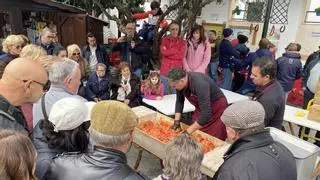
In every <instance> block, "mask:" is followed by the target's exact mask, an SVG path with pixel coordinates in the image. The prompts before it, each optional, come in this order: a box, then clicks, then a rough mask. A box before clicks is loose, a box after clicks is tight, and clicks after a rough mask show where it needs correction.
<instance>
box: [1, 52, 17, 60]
mask: <svg viewBox="0 0 320 180" xmlns="http://www.w3.org/2000/svg"><path fill="white" fill-rule="evenodd" d="M17 57H18V56H13V55H11V54H8V53H5V54H2V55H0V61H5V62H10V61H11V60H13V59H15V58H17Z"/></svg>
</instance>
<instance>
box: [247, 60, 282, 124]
mask: <svg viewBox="0 0 320 180" xmlns="http://www.w3.org/2000/svg"><path fill="white" fill-rule="evenodd" d="M276 74H277V65H276V63H275V62H274V60H273V59H272V57H261V58H258V59H257V60H255V61H254V62H253V64H252V73H251V79H252V81H253V83H254V84H255V85H256V86H257V89H256V91H255V93H254V95H253V97H252V99H253V100H255V101H259V102H260V103H261V104H262V106H263V107H264V110H265V112H266V116H265V121H264V124H265V126H266V127H275V128H278V129H281V126H282V122H283V116H284V109H285V105H286V103H285V94H284V92H283V89H282V87H281V85H280V84H279V82H278V81H277V80H276Z"/></svg>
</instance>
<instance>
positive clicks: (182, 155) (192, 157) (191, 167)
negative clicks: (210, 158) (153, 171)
mask: <svg viewBox="0 0 320 180" xmlns="http://www.w3.org/2000/svg"><path fill="white" fill-rule="evenodd" d="M165 154H166V156H165V158H164V160H163V166H164V169H163V174H162V175H160V176H159V177H157V178H155V179H154V180H163V179H165V180H180V179H183V180H200V179H201V177H202V176H201V172H200V166H201V162H202V159H203V156H204V152H203V149H202V147H201V145H200V144H199V143H198V142H197V141H196V140H195V139H194V138H193V137H191V136H190V135H188V134H187V133H182V134H181V135H179V136H177V137H175V138H174V139H173V140H172V141H171V142H170V143H169V144H168V146H167V149H166V151H165Z"/></svg>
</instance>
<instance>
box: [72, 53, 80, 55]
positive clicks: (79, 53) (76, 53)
mask: <svg viewBox="0 0 320 180" xmlns="http://www.w3.org/2000/svg"><path fill="white" fill-rule="evenodd" d="M75 55H78V56H80V53H72V56H75Z"/></svg>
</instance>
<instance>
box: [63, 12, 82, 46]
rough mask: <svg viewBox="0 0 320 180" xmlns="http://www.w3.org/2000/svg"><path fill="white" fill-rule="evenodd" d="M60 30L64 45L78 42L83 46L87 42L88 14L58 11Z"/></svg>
mask: <svg viewBox="0 0 320 180" xmlns="http://www.w3.org/2000/svg"><path fill="white" fill-rule="evenodd" d="M58 30H59V32H58V35H59V41H60V42H61V44H62V45H64V46H65V47H67V46H68V45H70V44H77V45H79V46H80V48H82V46H84V45H85V42H86V15H85V14H67V13H58Z"/></svg>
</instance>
